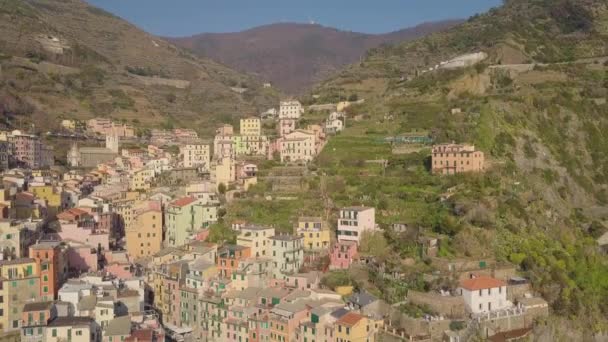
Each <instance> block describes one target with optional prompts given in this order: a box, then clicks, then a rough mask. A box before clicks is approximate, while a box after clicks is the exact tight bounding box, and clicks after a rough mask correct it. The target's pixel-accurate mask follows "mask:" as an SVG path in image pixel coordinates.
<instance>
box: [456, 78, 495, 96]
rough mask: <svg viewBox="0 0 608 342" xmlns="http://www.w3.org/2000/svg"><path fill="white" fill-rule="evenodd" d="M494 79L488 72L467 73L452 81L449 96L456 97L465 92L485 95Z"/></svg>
mask: <svg viewBox="0 0 608 342" xmlns="http://www.w3.org/2000/svg"><path fill="white" fill-rule="evenodd" d="M491 85H492V80H491V79H490V76H489V75H488V74H486V73H483V74H477V75H465V76H463V77H461V78H460V79H458V80H456V81H454V82H452V83H450V85H449V87H450V89H451V91H450V93H449V94H448V98H450V99H454V98H457V97H458V96H459V95H461V94H464V93H469V94H473V95H484V94H485V93H486V91H487V90H488V89H489V88H490V87H491Z"/></svg>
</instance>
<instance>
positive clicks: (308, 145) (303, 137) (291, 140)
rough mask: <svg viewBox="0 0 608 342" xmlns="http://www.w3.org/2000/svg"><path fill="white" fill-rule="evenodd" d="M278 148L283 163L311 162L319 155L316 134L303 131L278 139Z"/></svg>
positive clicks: (296, 131)
mask: <svg viewBox="0 0 608 342" xmlns="http://www.w3.org/2000/svg"><path fill="white" fill-rule="evenodd" d="M277 147H278V151H279V154H280V157H281V162H296V161H301V162H309V161H312V160H313V159H314V157H315V155H316V153H317V149H316V145H315V134H314V133H313V132H310V131H306V130H301V129H298V130H295V131H293V132H291V133H289V134H287V135H285V136H283V137H281V138H279V139H277Z"/></svg>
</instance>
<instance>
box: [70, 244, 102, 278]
mask: <svg viewBox="0 0 608 342" xmlns="http://www.w3.org/2000/svg"><path fill="white" fill-rule="evenodd" d="M66 242H67V243H68V245H69V246H70V248H69V249H68V252H67V256H68V265H69V268H70V269H73V270H75V271H80V272H88V271H97V270H98V268H99V267H98V265H99V263H98V256H97V251H96V250H95V248H93V247H91V246H89V245H86V244H82V243H79V242H76V241H69V240H68V241H66Z"/></svg>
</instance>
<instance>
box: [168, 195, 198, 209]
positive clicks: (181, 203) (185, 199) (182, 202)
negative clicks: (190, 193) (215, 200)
mask: <svg viewBox="0 0 608 342" xmlns="http://www.w3.org/2000/svg"><path fill="white" fill-rule="evenodd" d="M195 201H196V198H194V197H183V198H180V199H178V200H175V201H173V202H171V205H172V206H176V207H185V206H187V205H188V204H191V203H193V202H195Z"/></svg>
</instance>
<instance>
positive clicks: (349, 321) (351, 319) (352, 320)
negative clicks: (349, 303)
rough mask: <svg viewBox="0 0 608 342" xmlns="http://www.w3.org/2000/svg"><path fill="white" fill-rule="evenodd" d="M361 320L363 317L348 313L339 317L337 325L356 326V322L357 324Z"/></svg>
mask: <svg viewBox="0 0 608 342" xmlns="http://www.w3.org/2000/svg"><path fill="white" fill-rule="evenodd" d="M362 318H363V316H362V315H360V314H358V313H356V312H349V313H347V314H346V315H344V316H342V317H340V319H339V320H338V322H337V323H338V324H344V325H349V326H353V325H355V324H357V322H359V321H360V320H361V319H362Z"/></svg>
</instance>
